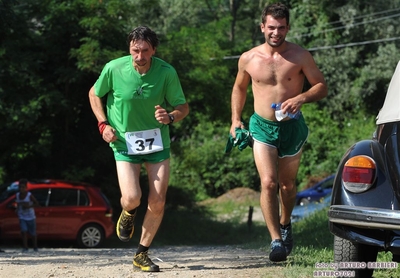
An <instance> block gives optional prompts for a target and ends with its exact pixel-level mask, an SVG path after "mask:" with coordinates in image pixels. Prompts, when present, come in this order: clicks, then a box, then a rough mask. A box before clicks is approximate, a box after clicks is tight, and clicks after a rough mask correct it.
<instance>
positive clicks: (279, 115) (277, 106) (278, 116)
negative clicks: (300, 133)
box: [271, 103, 300, 121]
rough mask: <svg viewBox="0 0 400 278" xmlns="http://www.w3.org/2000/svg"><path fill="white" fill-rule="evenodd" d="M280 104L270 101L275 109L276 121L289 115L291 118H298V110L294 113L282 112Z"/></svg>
mask: <svg viewBox="0 0 400 278" xmlns="http://www.w3.org/2000/svg"><path fill="white" fill-rule="evenodd" d="M281 104H282V103H272V104H271V108H273V109H275V118H276V119H277V120H278V121H282V120H283V119H284V118H286V117H289V118H292V119H296V120H297V119H298V118H299V117H300V111H297V112H296V113H294V114H291V113H287V112H286V113H283V111H282V109H281Z"/></svg>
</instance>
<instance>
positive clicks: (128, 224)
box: [116, 210, 136, 242]
mask: <svg viewBox="0 0 400 278" xmlns="http://www.w3.org/2000/svg"><path fill="white" fill-rule="evenodd" d="M135 216H136V211H135V213H134V214H129V213H128V212H127V211H125V210H122V212H121V215H120V216H119V219H118V222H117V226H116V230H117V236H118V238H119V239H120V240H121V241H125V242H126V241H129V240H130V239H131V238H132V235H133V231H134V225H133V224H134V222H135Z"/></svg>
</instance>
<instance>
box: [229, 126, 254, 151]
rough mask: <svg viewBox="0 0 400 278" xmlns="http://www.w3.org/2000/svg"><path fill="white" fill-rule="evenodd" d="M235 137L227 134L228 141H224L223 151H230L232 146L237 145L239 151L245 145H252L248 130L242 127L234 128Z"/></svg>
mask: <svg viewBox="0 0 400 278" xmlns="http://www.w3.org/2000/svg"><path fill="white" fill-rule="evenodd" d="M235 133H236V138H233V137H232V135H231V134H229V138H228V142H227V143H226V147H225V153H229V152H230V151H232V149H233V148H234V147H237V148H238V149H239V151H243V150H244V149H245V148H246V147H247V146H250V147H251V146H252V138H251V136H250V131H248V130H247V129H242V128H238V127H237V128H235Z"/></svg>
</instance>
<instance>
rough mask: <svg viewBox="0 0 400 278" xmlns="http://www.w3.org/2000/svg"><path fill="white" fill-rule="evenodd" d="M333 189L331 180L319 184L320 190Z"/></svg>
mask: <svg viewBox="0 0 400 278" xmlns="http://www.w3.org/2000/svg"><path fill="white" fill-rule="evenodd" d="M332 187H333V179H329V180H326V181H325V182H323V183H322V184H321V188H322V189H328V188H332Z"/></svg>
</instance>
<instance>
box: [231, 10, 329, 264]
mask: <svg viewBox="0 0 400 278" xmlns="http://www.w3.org/2000/svg"><path fill="white" fill-rule="evenodd" d="M261 21H262V22H261V24H260V27H261V32H262V33H264V37H265V43H264V44H262V45H259V46H257V47H254V48H252V49H251V50H249V51H247V52H245V53H243V54H242V55H241V57H240V59H239V63H238V73H237V76H236V81H235V84H234V86H233V89H232V99H231V102H232V126H231V129H230V133H231V135H232V136H233V137H235V128H244V126H243V124H242V122H241V113H242V110H243V107H244V104H245V102H246V92H247V87H248V85H249V83H250V80H251V83H252V91H253V95H254V114H253V115H252V117H251V118H250V124H249V128H250V132H251V135H252V137H253V139H254V145H253V152H254V160H255V163H256V167H257V171H258V173H259V175H260V180H261V197H260V205H261V209H262V212H263V215H264V219H265V222H266V225H267V228H268V231H269V233H270V235H271V239H272V242H271V252H270V254H269V259H270V260H271V261H273V262H279V261H285V260H286V257H287V256H288V255H289V254H290V252H291V250H292V248H293V237H292V228H291V223H290V216H291V213H292V210H293V207H294V205H295V199H296V185H295V182H296V176H297V171H298V168H299V165H300V159H301V152H302V147H303V145H304V143H305V142H306V139H307V137H308V127H307V125H306V123H305V121H304V118H303V116H302V115H301V116H300V118H299V119H290V118H289V117H287V118H285V119H284V120H282V121H280V122H279V121H277V119H276V118H275V110H274V109H272V108H271V104H272V103H282V111H283V112H288V113H292V114H295V113H296V112H298V111H300V109H301V106H302V105H303V104H304V103H308V102H313V101H318V100H320V99H322V98H324V97H325V96H326V95H327V86H326V83H325V80H324V77H323V75H322V73H321V71H320V70H319V69H318V67H317V65H316V64H315V61H314V59H313V57H312V56H311V54H310V53H309V52H308V51H306V50H305V49H303V48H301V47H300V46H298V45H296V44H293V43H290V42H288V41H286V40H285V38H286V34H287V33H288V31H289V10H288V9H287V7H286V6H284V5H283V4H281V3H275V4H271V5H268V6H267V7H265V8H264V10H263V12H262V18H261ZM305 78H306V79H307V80H308V82H309V83H310V85H311V88H310V89H309V90H307V91H305V92H303V84H304V81H305ZM278 189H279V198H280V204H281V215H279V200H278V196H277V192H278Z"/></svg>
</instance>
